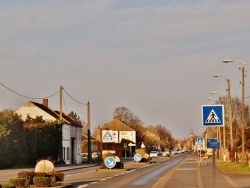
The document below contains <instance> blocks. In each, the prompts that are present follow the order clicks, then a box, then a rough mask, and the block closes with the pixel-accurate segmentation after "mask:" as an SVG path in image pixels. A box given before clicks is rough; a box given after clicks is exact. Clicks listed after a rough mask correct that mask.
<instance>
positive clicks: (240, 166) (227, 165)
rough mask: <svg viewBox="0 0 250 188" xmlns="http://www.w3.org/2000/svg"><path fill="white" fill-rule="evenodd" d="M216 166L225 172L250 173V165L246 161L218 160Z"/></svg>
mask: <svg viewBox="0 0 250 188" xmlns="http://www.w3.org/2000/svg"><path fill="white" fill-rule="evenodd" d="M216 167H217V168H219V169H220V170H222V171H223V172H225V173H232V174H250V167H249V166H248V165H246V164H245V163H233V162H224V161H216Z"/></svg>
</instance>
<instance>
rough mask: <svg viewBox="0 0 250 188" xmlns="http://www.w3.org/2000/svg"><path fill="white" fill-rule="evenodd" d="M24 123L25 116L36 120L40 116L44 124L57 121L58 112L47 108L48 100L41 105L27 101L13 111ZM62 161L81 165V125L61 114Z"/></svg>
mask: <svg viewBox="0 0 250 188" xmlns="http://www.w3.org/2000/svg"><path fill="white" fill-rule="evenodd" d="M15 112H16V113H17V114H18V115H21V118H22V119H23V120H24V121H25V119H26V118H27V116H29V117H31V118H36V117H37V116H42V117H43V120H45V121H46V122H53V121H59V119H60V112H59V111H54V110H52V109H50V108H49V107H48V99H43V103H42V104H40V103H36V102H33V101H29V102H27V103H26V104H24V105H23V106H22V107H20V108H19V109H18V110H16V111H15ZM62 121H63V126H62V156H61V158H62V160H64V161H65V163H66V164H80V163H82V154H81V141H82V136H81V131H82V125H80V124H79V123H77V122H76V121H75V120H74V119H72V118H71V117H69V116H67V115H66V114H64V113H62Z"/></svg>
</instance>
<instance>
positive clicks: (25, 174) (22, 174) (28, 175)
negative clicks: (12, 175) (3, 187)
mask: <svg viewBox="0 0 250 188" xmlns="http://www.w3.org/2000/svg"><path fill="white" fill-rule="evenodd" d="M17 175H18V177H19V178H25V179H26V186H29V185H31V184H33V178H34V177H35V175H36V174H35V172H34V171H23V172H19V173H18V174H17Z"/></svg>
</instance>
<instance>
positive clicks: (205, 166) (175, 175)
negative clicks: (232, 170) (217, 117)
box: [155, 153, 250, 188]
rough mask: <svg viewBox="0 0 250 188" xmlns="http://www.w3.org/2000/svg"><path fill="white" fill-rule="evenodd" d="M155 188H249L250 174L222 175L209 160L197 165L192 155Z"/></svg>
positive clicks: (196, 158)
mask: <svg viewBox="0 0 250 188" xmlns="http://www.w3.org/2000/svg"><path fill="white" fill-rule="evenodd" d="M155 187H171V188H183V187H186V188H191V187H192V188H194V187H198V188H221V187H225V188H236V187H237V188H250V174H247V175H241V174H228V173H224V172H222V171H221V170H219V169H217V168H216V167H215V166H213V163H212V159H211V158H210V159H207V160H205V161H204V163H201V164H199V157H197V156H196V155H195V153H192V154H190V155H189V156H188V157H187V158H186V159H185V160H184V161H182V162H181V163H180V164H178V165H177V166H175V167H174V168H173V169H171V170H170V171H169V172H168V173H167V174H166V175H165V176H164V177H163V178H162V180H160V181H159V182H158V183H157V184H156V186H155Z"/></svg>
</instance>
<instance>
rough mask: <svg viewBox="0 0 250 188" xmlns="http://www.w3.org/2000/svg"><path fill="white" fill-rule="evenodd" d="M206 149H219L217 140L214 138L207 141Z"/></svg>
mask: <svg viewBox="0 0 250 188" xmlns="http://www.w3.org/2000/svg"><path fill="white" fill-rule="evenodd" d="M207 148H220V141H219V139H216V138H212V139H207Z"/></svg>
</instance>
